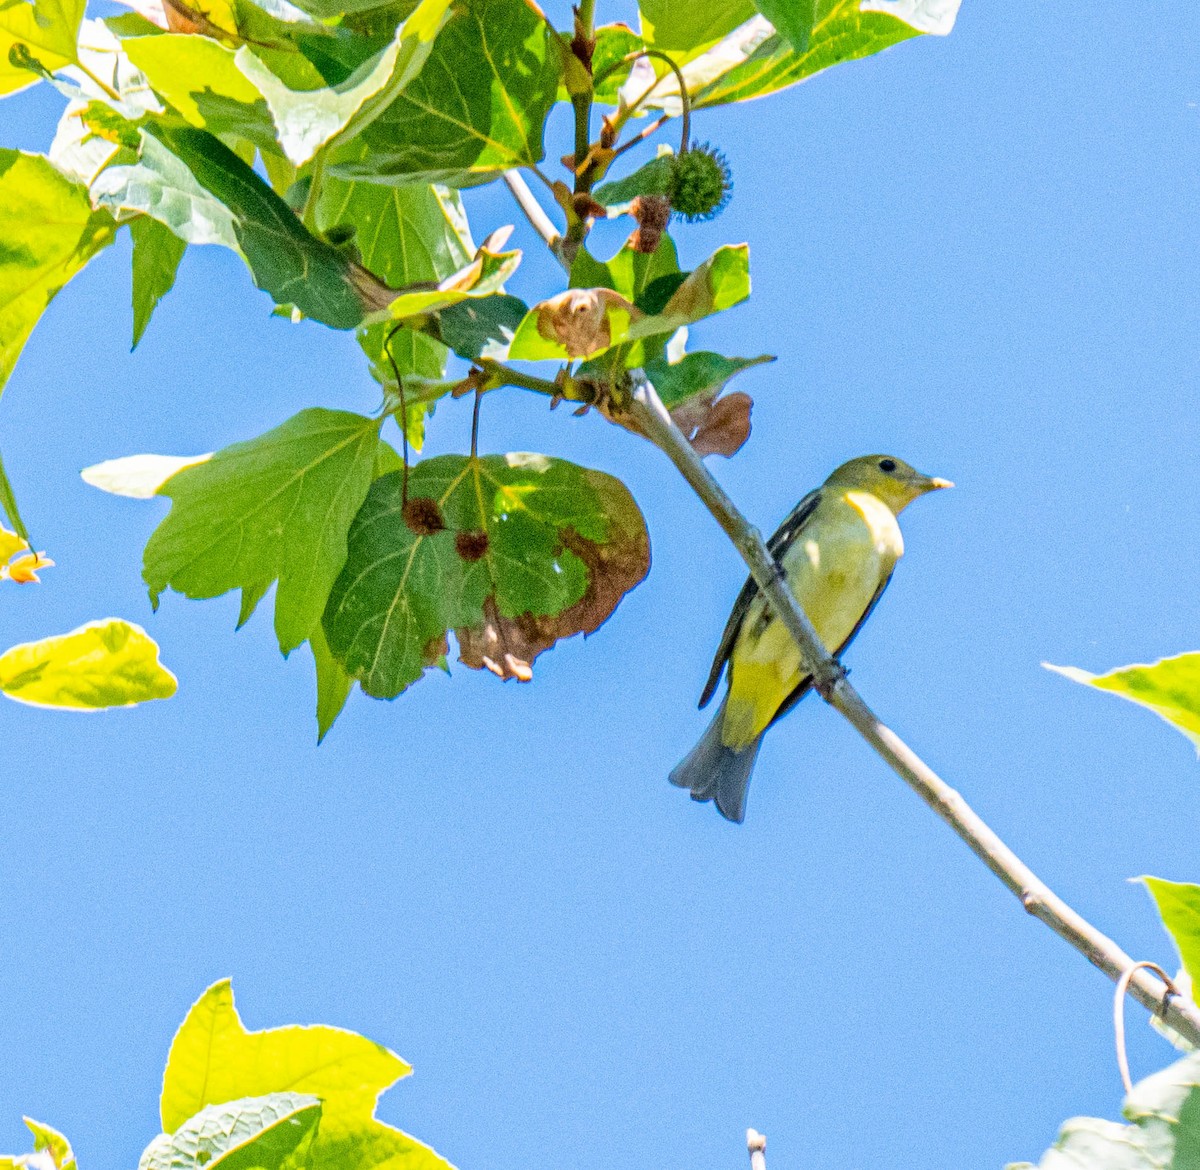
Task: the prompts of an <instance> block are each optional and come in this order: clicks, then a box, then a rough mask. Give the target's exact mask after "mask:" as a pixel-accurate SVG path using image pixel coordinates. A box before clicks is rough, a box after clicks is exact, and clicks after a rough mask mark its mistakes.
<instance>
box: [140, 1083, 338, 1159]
mask: <svg viewBox="0 0 1200 1170" xmlns="http://www.w3.org/2000/svg"><path fill="white" fill-rule="evenodd" d="M320 1120H321V1102H320V1100H319V1099H318V1098H316V1097H313V1096H311V1095H309V1094H306V1093H270V1094H268V1095H266V1096H263V1097H243V1098H242V1099H241V1100H239V1101H229V1102H227V1103H225V1104H222V1105H209V1106H207V1107H206V1108H204V1109H201V1110H200V1111H199V1112H198V1113H197V1114H196V1115H195V1116H194V1117H189V1118H188V1119H187V1121H185V1122H184V1123H183V1124H182V1125H181V1126H180V1127H179V1128H178V1129H177V1130H176V1131H175V1132H174V1133H164V1134H160V1135H159V1136H158V1137H157V1138H155V1139H154V1141H152V1142H151V1143H150V1145H149V1146H147V1147H146V1150H145V1152H144V1153H143V1154H142V1156H141V1159H140V1160H139V1162H138V1170H279V1168H280V1167H282V1166H283V1165H284V1163H285V1162H286V1160H287V1159H288V1158H289V1157H290V1156H291V1155H292V1154H293V1153H294V1152H295V1150H296V1148H297V1147H298V1146H299V1145H300V1144H301V1143H302V1142H303V1141H304V1140H305V1139H306V1138H308V1137H309V1136H310V1135H311V1134H312V1133H313V1132H314V1131H315V1130H316V1127H317V1125H318V1123H319V1122H320Z"/></svg>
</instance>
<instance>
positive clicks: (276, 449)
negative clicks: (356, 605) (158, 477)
mask: <svg viewBox="0 0 1200 1170" xmlns="http://www.w3.org/2000/svg"><path fill="white" fill-rule="evenodd" d="M379 426H380V421H379V420H378V419H370V418H364V417H363V416H362V415H359V414H350V413H348V412H346V411H335V410H322V409H317V408H313V409H310V410H304V411H301V412H300V413H299V414H297V415H295V416H294V417H293V418H290V419H289V420H288V421H287V422H285V423H284V424H283V425H282V426H279V427H276V428H275V429H274V430H273V431H268V432H267V433H266V434H265V435H260V436H259V437H258V438H257V439H251V440H249V441H248V442H245V443H235V444H234V445H233V446H231V447H226V448H224V449H223V450H221V451H218V452H217V453H216V454H215V455H214V456H213V457H212V459H210V460H208V461H207V462H204V463H200V464H197V465H195V466H192V467H188V468H185V469H184V470H182V471H180V472H178V473H177V474H175V475H173V476H171V478H170V479H168V480H167V481H166V482H165V483H164V484H163V485H162V487H161V488H160V489H159V493H160V494H161V495H164V496H169V497H170V498H171V500H172V508H171V512H170V514H169V515H168V516H167V518H166V519H165V520H164V521H163V522H162V523H161V524H160V525H159V526H158V528H157V529H156V530H155V531H154V533H153V535H152V536H151V537H150V540H149V542H148V543H147V544H146V554H145V565H144V568H143V576H144V578H145V580H146V584H147V586H148V587H149V590H150V597H151V599H152V600H153V602H154V604H155V606H157V605H158V599H159V596H160V595H161V593H162V591H163V590H164V589H167V588H171V589H174V590H176V591H177V592H179V593H183V594H185V595H186V596H188V597H195V598H202V597H217V596H219V595H220V594H222V593H227V592H229V591H230V590H231V589H241V590H242V600H243V613H242V618H241V620H240V621H239V625H240V624H241V623H242V622H244V621H245V620H246V619H247V618H249V616H250V614H251V613H253V611H254V608H255V605H256V604H257V601H258V599H259V598H261V597H262V595H263V594H264V593H265V592H266V591H267V589H268V588H269V587H270V585H271V583H272V582H273V581H278V583H279V587H278V590H277V592H276V595H275V633H276V635H277V636H278V638H279V648H280V649H281V650H282V651H283V653H284V654H288V653H290V652H291V651H292V650H294V649H295V648H296V647H297V646H299V645H300V644H301V643H302V642H304V641H305V640H306V639H307V638H308V637H309V635H310V634H311V633H312V631H313V629H314V628H315V627H316V625H317V623H318V622H319V621H320V617H321V611H322V610H323V609H324V608H325V599H326V598H327V597H328V596H329V589H330V586H331V585H332V584H333V582H334V579H335V578H336V577H337V575H338V573H339V571H340V570H341V568H342V564H343V563H344V562H345V559H346V532H347V529H348V528H349V526H350V521H351V520H352V519H353V518H354V515H355V513H356V512H357V511H358V509H359V507H360V505H361V504H362V502H363V498H364V497H365V496H366V493H367V488H368V486H369V484H370V482H371V475H372V469H373V468H374V464H375V455H376V450H377V448H378V446H379Z"/></svg>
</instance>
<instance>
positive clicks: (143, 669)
mask: <svg viewBox="0 0 1200 1170" xmlns="http://www.w3.org/2000/svg"><path fill="white" fill-rule="evenodd" d="M176 685H177V684H176V680H175V676H174V675H173V674H172V673H171V672H170V671H169V670H167V669H166V667H164V666H163V665H162V663H161V662H159V660H158V646H157V645H155V643H154V640H153V639H152V638H151V637H150V636H149V634H147V633H146V631H145V630H143V629H142V628H141V626H135V625H134V624H133V623H132V622H126V621H121V620H120V619H118V618H105V619H104V620H103V621H98V622H89V623H88V624H87V625H85V626H80V627H79V628H78V629H76V630H72V631H71V632H70V633H69V634H59V635H57V636H56V637H53V638H43V639H41V641H38V642H26V643H23V644H22V645H20V646H14V647H13V648H12V649H11V650H8V651H6V652H5V653H4V654H0V692H3V693H4V694H6V695H7V696H8V697H9V698H10V699H16V700H17V701H18V702H21V703H29V704H30V705H32V706H35V707H67V708H71V709H74V710H78V711H91V710H97V709H99V708H101V707H132V706H133V705H135V704H136V703H145V702H148V701H149V700H150V699H169V698H170V697H171V696H172V695H173V694H174V693H175V690H176Z"/></svg>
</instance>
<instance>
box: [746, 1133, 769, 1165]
mask: <svg viewBox="0 0 1200 1170" xmlns="http://www.w3.org/2000/svg"><path fill="white" fill-rule="evenodd" d="M746 1149H747V1150H748V1151H749V1152H750V1170H767V1135H766V1134H765V1133H759V1132H758V1130H756V1129H748V1130H746Z"/></svg>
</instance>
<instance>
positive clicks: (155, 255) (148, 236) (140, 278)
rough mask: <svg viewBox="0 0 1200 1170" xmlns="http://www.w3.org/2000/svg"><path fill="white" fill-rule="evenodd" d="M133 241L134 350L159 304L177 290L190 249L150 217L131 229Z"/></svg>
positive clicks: (131, 226)
mask: <svg viewBox="0 0 1200 1170" xmlns="http://www.w3.org/2000/svg"><path fill="white" fill-rule="evenodd" d="M129 234H130V236H131V237H132V238H133V347H134V349H136V348H137V345H138V342H139V341H141V340H142V336H143V335H144V334H145V332H146V326H147V325H149V324H150V317H151V315H152V314H153V313H154V310H155V309H156V308H157V307H158V302H159V301H161V300H162V299H163V297H165V296H166V295H167V293H169V292H170V291H171V289H172V288H174V287H175V274H176V272H178V271H179V262H180V261H181V260H182V259H183V253H184V251H185V250H186V249H187V244H185V243H184V242H183V241H182V240H181V239H180V238H179V237H178V236H177V235H175V233H174V232H173V231H171V229H170V228H168V227H166V226H165V225H164V224H162V223H160V222H159V221H158V220H156V219H153V218H151V217H150V216H148V215H143V216H140V217H139V218H138V219H135V220H134V221H133V222H132V223H131V224H130V225H129Z"/></svg>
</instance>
